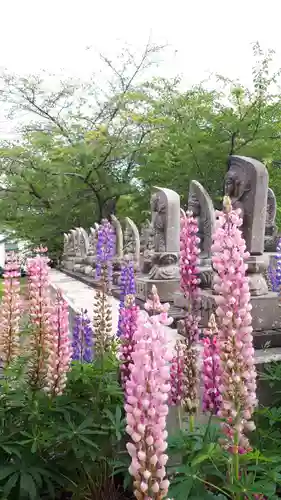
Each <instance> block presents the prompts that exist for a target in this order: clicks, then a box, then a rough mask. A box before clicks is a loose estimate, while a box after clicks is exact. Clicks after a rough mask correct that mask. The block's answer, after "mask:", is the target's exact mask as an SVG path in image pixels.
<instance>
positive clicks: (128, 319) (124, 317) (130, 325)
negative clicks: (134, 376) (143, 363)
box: [120, 295, 139, 390]
mask: <svg viewBox="0 0 281 500" xmlns="http://www.w3.org/2000/svg"><path fill="white" fill-rule="evenodd" d="M138 312H139V308H138V307H137V306H136V304H135V297H134V295H126V298H125V304H124V308H123V309H121V311H120V341H121V346H120V360H121V361H122V364H121V366H120V370H121V383H122V387H123V389H124V390H125V388H126V382H127V380H128V378H129V375H130V365H131V364H132V353H133V352H134V346H135V339H134V336H135V332H136V329H137V319H138Z"/></svg>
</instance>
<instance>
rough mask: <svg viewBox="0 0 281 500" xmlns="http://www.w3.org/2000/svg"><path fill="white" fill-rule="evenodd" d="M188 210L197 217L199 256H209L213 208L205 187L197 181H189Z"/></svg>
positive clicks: (214, 220) (212, 228) (213, 225)
mask: <svg viewBox="0 0 281 500" xmlns="http://www.w3.org/2000/svg"><path fill="white" fill-rule="evenodd" d="M188 210H190V211H191V212H192V213H193V216H194V217H196V218H197V222H198V229H199V231H198V236H199V238H200V250H201V254H200V258H201V259H203V258H210V256H211V245H212V235H213V232H214V227H215V222H216V216H215V209H214V206H213V202H212V200H211V198H210V196H209V194H208V193H207V191H206V189H205V188H204V187H203V186H202V184H200V182H198V181H194V180H193V181H191V183H190V187H189V196H188Z"/></svg>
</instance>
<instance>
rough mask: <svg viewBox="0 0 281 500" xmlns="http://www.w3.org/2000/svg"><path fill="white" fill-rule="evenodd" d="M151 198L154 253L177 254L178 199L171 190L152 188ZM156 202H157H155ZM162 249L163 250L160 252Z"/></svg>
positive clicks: (178, 239) (178, 243) (176, 194)
mask: <svg viewBox="0 0 281 500" xmlns="http://www.w3.org/2000/svg"><path fill="white" fill-rule="evenodd" d="M154 189H155V190H156V193H155V195H156V196H153V197H152V201H153V203H152V204H153V208H154V207H155V208H156V212H153V213H152V225H153V228H154V230H156V234H155V237H154V238H155V252H160V253H161V252H163V251H165V252H171V253H179V251H180V197H179V195H178V193H176V192H175V191H173V190H172V189H166V188H159V187H154ZM156 200H157V201H156ZM162 248H163V250H162Z"/></svg>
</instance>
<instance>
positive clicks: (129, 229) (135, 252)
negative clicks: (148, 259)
mask: <svg viewBox="0 0 281 500" xmlns="http://www.w3.org/2000/svg"><path fill="white" fill-rule="evenodd" d="M125 221H126V228H125V233H124V254H125V255H128V256H129V258H130V259H132V260H133V261H134V262H135V263H136V264H139V260H140V235H139V231H138V228H137V226H136V224H135V223H134V222H133V221H132V219H130V218H129V217H126V218H125Z"/></svg>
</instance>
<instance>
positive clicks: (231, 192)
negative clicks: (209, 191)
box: [224, 169, 240, 198]
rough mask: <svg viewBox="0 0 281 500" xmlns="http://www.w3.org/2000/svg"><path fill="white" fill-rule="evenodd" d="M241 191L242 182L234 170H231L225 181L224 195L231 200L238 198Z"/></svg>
mask: <svg viewBox="0 0 281 500" xmlns="http://www.w3.org/2000/svg"><path fill="white" fill-rule="evenodd" d="M239 191H240V181H239V179H238V175H237V174H236V172H234V171H233V170H231V169H230V170H229V171H228V172H227V174H226V176H225V180H224V194H225V195H226V196H229V197H230V198H238V197H239V194H240V193H239Z"/></svg>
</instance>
